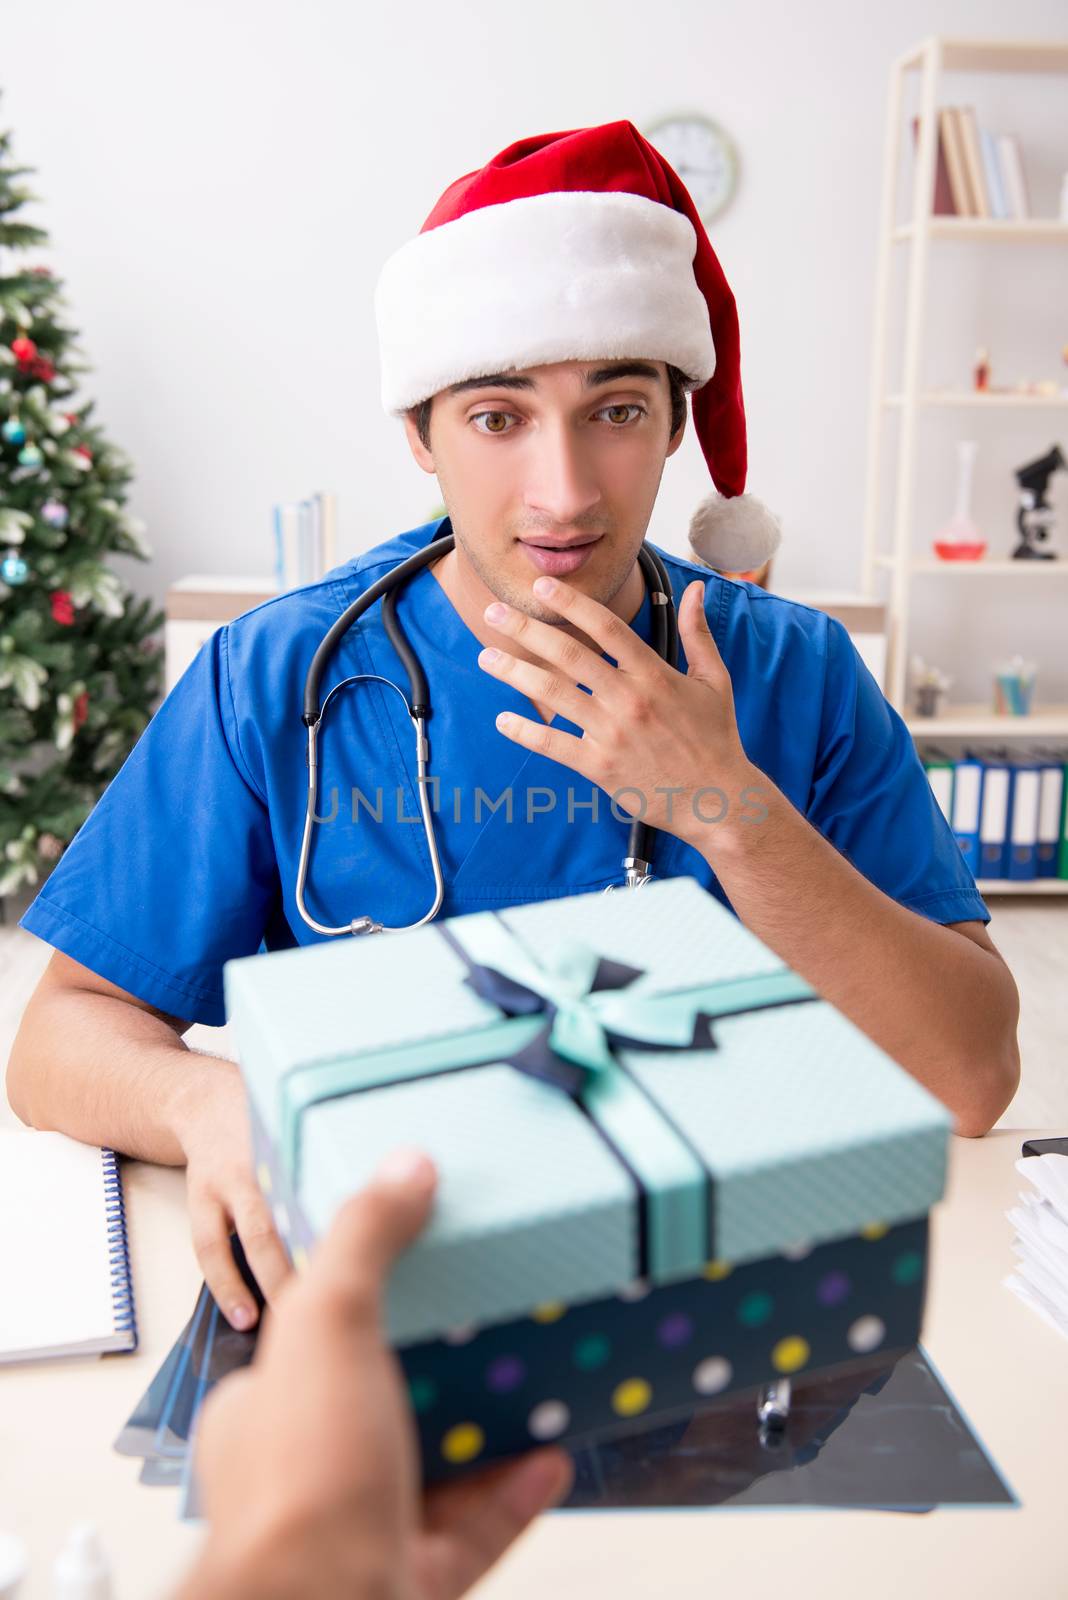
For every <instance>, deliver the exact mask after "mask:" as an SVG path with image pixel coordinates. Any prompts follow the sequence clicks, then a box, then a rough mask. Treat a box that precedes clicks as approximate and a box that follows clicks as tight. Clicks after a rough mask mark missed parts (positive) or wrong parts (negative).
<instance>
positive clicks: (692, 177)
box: [645, 111, 738, 224]
mask: <svg viewBox="0 0 1068 1600" xmlns="http://www.w3.org/2000/svg"><path fill="white" fill-rule="evenodd" d="M645 137H646V138H647V139H648V140H649V143H650V144H651V145H653V146H655V148H656V149H657V150H659V152H660V154H661V155H662V156H663V157H664V159H665V161H667V162H668V164H669V165H670V166H672V167H674V169H675V171H676V172H677V173H678V175H679V177H680V178H681V179H682V181H683V183H684V184H685V185H686V187H687V189H688V190H689V191H690V195H691V196H692V198H693V203H694V205H695V206H696V207H697V211H698V215H699V216H700V218H701V221H702V222H704V223H706V224H707V223H709V222H711V221H712V218H713V217H718V216H719V215H720V213H721V212H722V211H723V210H724V209H725V208H726V206H727V205H728V203H729V201H730V199H731V197H732V195H733V194H734V191H735V189H736V187H737V184H738V157H737V154H736V152H735V148H734V145H733V143H732V142H731V140H730V138H729V137H728V136H727V134H726V133H724V131H723V129H722V128H721V127H720V126H719V124H718V123H715V122H713V121H712V120H711V118H709V117H704V116H701V115H700V114H699V113H698V112H688V111H686V112H679V113H677V114H676V115H675V116H670V117H661V118H660V120H659V121H658V122H655V123H653V124H652V126H651V127H649V128H647V129H645Z"/></svg>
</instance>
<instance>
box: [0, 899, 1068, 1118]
mask: <svg viewBox="0 0 1068 1600" xmlns="http://www.w3.org/2000/svg"><path fill="white" fill-rule="evenodd" d="M29 899H30V896H25V897H24V898H23V899H22V900H21V901H17V902H12V901H9V902H8V905H7V908H6V917H7V921H6V925H4V926H0V1063H2V1064H3V1066H4V1067H5V1068H6V1065H7V1058H8V1054H9V1052H10V1049H11V1043H12V1040H13V1039H14V1037H15V1033H16V1031H17V1029H18V1024H19V1019H20V1017H21V1015H22V1011H23V1008H24V1006H25V1004H26V1001H27V1000H28V999H29V997H30V994H31V993H32V991H33V988H34V985H35V984H36V982H37V979H38V977H39V975H40V974H41V972H43V970H44V968H45V966H46V964H47V962H48V958H49V955H50V953H51V947H50V946H49V945H46V944H43V943H42V942H41V941H40V940H39V939H37V938H35V937H34V935H33V934H30V933H26V932H25V931H24V930H23V929H21V928H19V927H17V926H16V924H17V922H18V918H19V917H20V916H21V915H22V912H23V910H24V909H25V907H26V905H28V904H29ZM990 909H991V913H992V920H991V922H990V936H991V938H992V939H993V941H994V943H995V944H996V945H997V947H998V949H999V950H1000V951H1001V953H1002V955H1003V956H1004V957H1005V959H1006V961H1007V962H1008V964H1009V966H1010V967H1011V968H1012V971H1013V974H1014V976H1015V978H1016V982H1017V985H1018V986H1019V990H1020V1000H1021V1016H1020V1035H1019V1036H1020V1054H1021V1057H1022V1060H1023V1078H1022V1081H1021V1084H1020V1089H1019V1092H1018V1094H1017V1095H1016V1098H1015V1100H1014V1101H1013V1103H1012V1105H1011V1106H1010V1107H1009V1108H1008V1110H1007V1111H1006V1113H1005V1115H1004V1116H1003V1117H1002V1119H1001V1122H1000V1124H999V1126H1001V1127H1009V1128H1036V1127H1042V1128H1056V1129H1058V1130H1060V1131H1063V1132H1064V1133H1068V897H1066V898H1065V899H1064V900H1056V899H1050V900H1039V899H1032V900H1028V899H1027V898H1026V896H1012V897H1008V896H1006V897H1000V896H999V897H996V898H993V899H992V901H991V904H990ZM185 1037H186V1041H187V1043H188V1044H190V1045H191V1046H192V1047H194V1048H195V1049H199V1050H206V1051H208V1052H210V1053H211V1054H212V1055H220V1056H229V1057H231V1058H233V1057H234V1056H235V1051H234V1049H233V1047H232V1045H231V1041H230V1037H229V1032H228V1030H227V1029H226V1028H208V1027H202V1026H200V1025H197V1026H196V1027H194V1028H191V1029H190V1031H189V1032H188V1033H187V1034H186V1035H185ZM13 1121H14V1116H13V1113H12V1112H11V1111H10V1109H9V1107H8V1105H7V1100H6V1096H2V1095H0V1125H3V1124H4V1123H5V1122H7V1123H8V1124H10V1123H11V1122H13Z"/></svg>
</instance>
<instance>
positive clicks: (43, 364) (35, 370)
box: [29, 356, 56, 383]
mask: <svg viewBox="0 0 1068 1600" xmlns="http://www.w3.org/2000/svg"><path fill="white" fill-rule="evenodd" d="M29 368H30V376H31V377H34V378H40V379H41V381H42V382H43V383H51V382H52V379H53V378H54V377H55V375H56V369H55V367H54V366H53V365H52V363H51V361H49V359H48V357H47V356H34V358H33V360H32V361H31V362H30V363H29Z"/></svg>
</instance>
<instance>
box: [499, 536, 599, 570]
mask: <svg viewBox="0 0 1068 1600" xmlns="http://www.w3.org/2000/svg"><path fill="white" fill-rule="evenodd" d="M600 541H601V535H600V534H599V533H598V534H594V535H593V536H592V537H590V538H587V539H569V540H568V541H567V542H566V543H564V542H557V541H556V540H549V539H544V538H538V537H533V538H530V539H520V540H519V543H520V544H521V545H522V547H523V550H524V551H525V553H526V557H527V560H528V561H529V562H530V564H531V566H532V567H535V568H536V569H537V571H538V572H542V573H547V574H548V575H549V577H552V578H562V577H566V576H568V574H569V573H572V572H577V571H578V570H579V568H580V567H581V566H584V565H585V563H586V562H587V561H588V560H589V557H590V553H591V552H592V550H593V549H594V547H595V545H597V544H599V543H600Z"/></svg>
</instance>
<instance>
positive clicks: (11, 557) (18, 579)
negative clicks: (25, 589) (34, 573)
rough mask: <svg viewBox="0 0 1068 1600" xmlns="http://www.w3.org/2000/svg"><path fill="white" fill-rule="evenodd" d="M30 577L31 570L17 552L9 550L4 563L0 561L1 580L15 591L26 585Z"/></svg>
mask: <svg viewBox="0 0 1068 1600" xmlns="http://www.w3.org/2000/svg"><path fill="white" fill-rule="evenodd" d="M29 575H30V569H29V567H28V565H27V564H26V562H25V561H24V560H23V559H22V557H21V556H20V555H19V553H18V551H17V550H9V551H8V553H7V555H6V556H5V557H4V559H3V561H0V578H3V580H4V582H5V583H7V584H10V586H11V587H12V588H13V589H15V588H17V587H18V586H19V584H22V583H25V582H26V579H27V578H28V577H29Z"/></svg>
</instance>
